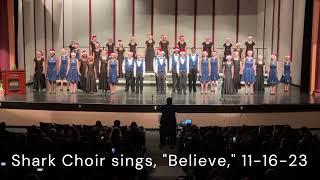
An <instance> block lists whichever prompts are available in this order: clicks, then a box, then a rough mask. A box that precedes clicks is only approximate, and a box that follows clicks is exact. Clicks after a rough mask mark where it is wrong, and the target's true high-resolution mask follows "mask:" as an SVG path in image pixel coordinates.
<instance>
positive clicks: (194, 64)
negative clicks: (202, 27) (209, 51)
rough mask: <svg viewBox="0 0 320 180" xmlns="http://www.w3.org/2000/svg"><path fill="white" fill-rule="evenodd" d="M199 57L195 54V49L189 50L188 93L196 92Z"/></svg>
mask: <svg viewBox="0 0 320 180" xmlns="http://www.w3.org/2000/svg"><path fill="white" fill-rule="evenodd" d="M198 64H199V55H198V54H197V52H196V48H195V47H192V48H191V54H190V55H189V68H190V69H189V92H191V91H192V90H193V92H197V74H198Z"/></svg>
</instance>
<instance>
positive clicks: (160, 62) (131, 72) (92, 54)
mask: <svg viewBox="0 0 320 180" xmlns="http://www.w3.org/2000/svg"><path fill="white" fill-rule="evenodd" d="M128 46H129V50H128V52H127V53H126V55H125V51H126V50H125V48H124V45H123V42H122V41H121V40H119V41H118V46H117V47H116V46H115V43H114V42H113V40H112V39H111V38H109V39H108V42H107V44H106V48H101V46H100V44H99V43H98V42H97V37H96V36H92V41H91V42H90V46H89V47H90V50H89V52H87V51H85V50H83V51H81V49H80V45H79V43H77V42H75V41H72V42H71V45H70V46H69V49H67V48H63V49H61V52H60V55H59V56H57V55H56V51H55V50H54V49H50V51H49V56H48V58H45V57H44V55H43V52H42V51H38V52H37V53H36V57H35V59H34V68H35V74H34V89H36V90H42V89H44V88H46V89H47V90H48V92H49V94H55V93H56V88H57V87H56V86H57V85H56V84H57V80H67V82H68V91H70V93H76V92H77V89H81V90H83V91H84V92H86V93H94V92H96V91H97V90H98V89H99V90H102V91H106V92H109V93H111V94H114V93H116V85H117V83H118V77H124V78H125V80H126V84H125V91H129V89H131V91H133V92H136V93H137V94H139V93H140V94H142V93H143V80H144V75H145V72H146V71H153V72H154V74H155V78H156V84H157V86H156V89H157V93H158V94H164V93H165V92H166V77H167V75H168V74H171V75H172V92H173V93H178V94H182V93H183V94H186V93H187V86H188V89H189V92H196V82H197V81H200V83H201V94H207V93H208V90H210V91H211V92H215V90H216V86H217V81H218V80H219V79H220V78H222V80H223V83H222V91H221V92H222V93H223V94H234V93H236V92H238V90H239V89H240V88H241V82H244V84H245V93H246V94H247V95H248V94H253V93H254V92H255V91H256V92H259V91H260V92H261V91H262V92H263V91H264V90H265V88H264V78H265V77H264V74H265V73H266V72H267V68H266V64H265V62H264V57H262V56H261V55H258V56H257V59H255V58H254V56H253V55H254V52H253V49H254V46H255V43H254V41H253V37H252V36H251V35H250V36H249V37H248V40H247V41H246V42H245V49H244V48H241V44H240V43H237V44H236V46H235V48H233V45H232V44H231V42H230V39H229V38H226V40H225V43H224V44H223V47H224V54H223V59H222V62H220V59H219V55H218V53H217V51H215V50H214V48H213V43H212V42H211V41H210V38H206V39H205V41H204V42H203V43H202V52H201V53H200V54H198V53H197V49H196V48H195V47H192V48H191V52H190V53H189V54H187V52H186V49H187V43H186V42H185V40H184V36H180V37H179V42H178V43H177V45H176V46H175V48H174V49H173V52H172V53H170V51H169V41H168V40H167V37H166V36H165V35H162V36H161V40H160V42H159V48H157V49H156V50H155V41H154V39H153V36H152V35H148V39H147V41H146V42H145V51H144V52H140V51H138V50H137V43H136V40H135V37H134V36H132V37H131V39H130V43H129V44H128ZM220 66H221V67H220ZM291 66H292V64H291V58H290V56H285V60H284V65H283V74H282V76H281V80H280V81H281V82H283V83H284V84H285V87H284V91H285V92H288V91H289V84H290V82H291V70H292V67H291ZM279 68H280V67H279V66H278V56H277V54H276V53H273V54H272V55H271V60H270V67H269V68H268V74H269V75H268V80H267V82H268V85H269V86H270V94H271V95H274V94H275V93H276V85H277V84H278V83H279V82H280V81H279V79H278V75H279V74H278V72H279V70H278V69H279ZM220 70H222V74H223V75H222V77H220V74H219V71H220ZM97 79H99V84H98V85H97V84H96V80H97ZM46 81H47V82H48V83H46ZM187 82H188V83H187ZM46 84H48V87H46ZM60 86H61V91H63V83H62V81H61V83H60ZM209 86H210V89H209Z"/></svg>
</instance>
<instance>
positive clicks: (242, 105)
mask: <svg viewBox="0 0 320 180" xmlns="http://www.w3.org/2000/svg"><path fill="white" fill-rule="evenodd" d="M198 88H199V87H198ZM166 97H173V103H174V104H175V105H176V106H177V110H178V111H179V112H184V113H211V112H212V113H220V112H221V113H243V112H245V113H250V112H252V113H256V112H310V111H320V97H316V96H310V95H308V94H306V93H303V92H301V91H300V88H299V87H297V86H291V87H290V92H289V93H284V92H283V85H282V84H279V85H278V93H277V95H275V96H271V95H270V94H269V88H266V92H265V93H256V94H254V95H245V94H244V88H242V90H241V91H239V92H238V93H237V94H234V95H225V96H224V98H225V101H220V98H221V94H220V87H218V88H217V92H216V93H213V92H210V93H208V94H206V95H202V94H200V90H199V89H198V91H197V93H193V92H191V93H189V92H187V95H183V94H181V95H176V94H173V95H172V93H171V89H170V88H169V87H168V88H167V94H166V95H157V94H156V91H155V87H154V86H145V87H144V93H143V95H140V94H136V93H132V92H124V87H123V86H119V87H118V89H117V93H116V94H113V95H110V94H105V93H103V92H97V93H94V94H86V93H83V92H81V91H79V92H78V93H77V94H69V93H67V92H66V91H64V92H60V91H58V92H57V94H55V95H49V94H48V93H47V92H45V91H43V92H35V91H33V90H32V86H28V90H27V94H25V95H9V96H5V97H3V98H0V103H1V104H0V108H4V109H34V110H56V111H61V110H62V111H97V112H157V111H158V110H159V108H158V107H159V106H161V105H164V104H165V103H166Z"/></svg>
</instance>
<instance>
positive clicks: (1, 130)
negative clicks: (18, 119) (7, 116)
mask: <svg viewBox="0 0 320 180" xmlns="http://www.w3.org/2000/svg"><path fill="white" fill-rule="evenodd" d="M7 134H10V132H9V131H7V125H6V123H5V122H2V123H0V135H7Z"/></svg>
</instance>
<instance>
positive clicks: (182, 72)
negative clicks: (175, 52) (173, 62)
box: [176, 50, 189, 94]
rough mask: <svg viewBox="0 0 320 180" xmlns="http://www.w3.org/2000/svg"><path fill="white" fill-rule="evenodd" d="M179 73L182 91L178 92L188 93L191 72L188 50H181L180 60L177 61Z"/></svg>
mask: <svg viewBox="0 0 320 180" xmlns="http://www.w3.org/2000/svg"><path fill="white" fill-rule="evenodd" d="M176 68H177V74H178V78H179V89H180V91H179V92H178V93H179V94H181V93H182V91H183V94H187V79H188V74H189V61H188V58H187V56H186V51H185V50H181V51H180V57H179V61H178V63H177V67H176Z"/></svg>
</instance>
